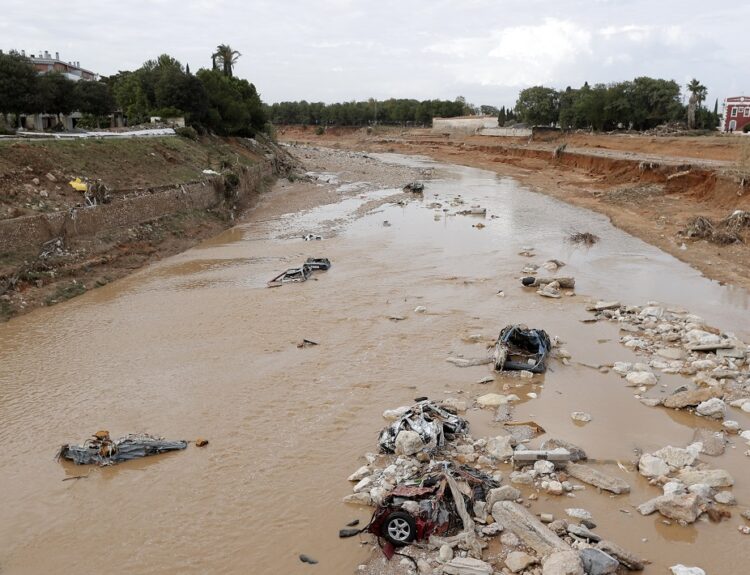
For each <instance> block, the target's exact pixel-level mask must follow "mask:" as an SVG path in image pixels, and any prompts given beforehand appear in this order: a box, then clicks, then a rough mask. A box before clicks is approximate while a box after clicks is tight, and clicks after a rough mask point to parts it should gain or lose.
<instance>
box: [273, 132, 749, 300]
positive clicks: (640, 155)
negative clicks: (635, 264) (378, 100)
mask: <svg viewBox="0 0 750 575" xmlns="http://www.w3.org/2000/svg"><path fill="white" fill-rule="evenodd" d="M281 137H282V139H284V140H286V141H291V142H294V141H297V142H309V143H311V144H312V145H316V144H320V145H325V146H335V147H341V148H344V149H353V150H370V151H380V152H384V151H385V152H387V151H390V152H399V153H406V154H424V155H427V156H429V157H432V158H435V159H437V160H440V161H445V162H451V163H456V164H460V165H466V166H474V167H478V168H483V169H488V170H492V171H494V172H496V173H498V174H500V175H506V176H511V177H513V178H515V179H517V180H518V181H521V182H523V183H525V184H528V185H530V186H533V187H534V189H536V190H538V191H540V192H543V193H545V194H548V195H551V196H553V197H556V198H559V199H562V200H564V201H566V202H569V203H572V204H574V205H578V206H582V207H585V208H588V209H591V210H594V211H597V212H599V213H602V214H605V215H606V216H607V217H609V218H610V219H611V221H612V222H613V223H614V224H615V225H616V226H618V227H620V228H622V229H623V230H625V231H627V232H628V233H630V234H633V235H635V236H637V237H639V238H641V239H643V240H644V241H646V242H648V243H650V244H653V245H655V246H658V247H659V248H660V249H662V250H664V251H666V252H667V253H670V254H671V255H673V256H674V257H676V258H678V259H680V260H682V261H684V262H687V263H689V264H690V265H692V266H694V267H695V268H696V269H699V270H700V271H701V272H702V273H704V274H705V275H706V277H709V278H712V279H715V280H718V281H720V282H726V283H731V284H734V285H741V286H744V287H746V288H747V287H750V250H748V249H747V244H746V243H744V242H738V243H734V244H731V245H717V244H716V243H712V242H709V241H706V240H702V239H696V238H687V237H685V231H686V229H687V227H688V224H689V222H690V221H691V220H692V219H694V218H696V217H698V216H705V217H708V218H709V219H711V220H712V221H713V222H719V221H721V220H722V219H724V218H726V217H727V216H729V215H730V214H732V213H733V212H734V211H735V210H745V211H746V210H748V209H750V189H748V187H747V186H748V185H750V176H749V175H748V174H747V173H745V172H747V171H748V170H750V154H749V153H748V152H749V151H750V140H749V141H746V140H747V139H743V138H742V137H735V138H730V137H681V138H659V137H646V136H607V135H601V136H587V135H583V134H575V135H572V136H563V137H555V138H553V139H551V140H549V141H535V142H529V141H527V140H526V139H517V138H507V139H506V138H492V137H483V136H460V135H451V136H449V137H448V136H447V135H440V134H433V133H432V132H430V131H429V130H406V131H403V130H396V129H386V128H380V129H377V130H375V131H374V132H372V133H369V134H368V133H367V131H366V130H347V129H333V130H331V131H330V132H327V133H326V134H325V135H323V136H316V135H315V134H314V132H313V131H312V130H311V129H308V130H302V129H300V128H295V127H288V128H285V129H283V130H281ZM562 145H565V148H564V149H563V151H562V152H561V153H559V154H557V156H556V154H555V150H556V149H557V148H558V147H560V146H562ZM743 158H744V160H743ZM738 170H740V171H743V173H745V184H744V185H740V183H738V181H739V179H741V177H742V176H741V175H739V174H738ZM580 231H585V230H580ZM746 234H747V232H746V231H745V232H743V236H742V239H743V240H744V241H747V239H748V238H745V237H744V236H745V235H746Z"/></svg>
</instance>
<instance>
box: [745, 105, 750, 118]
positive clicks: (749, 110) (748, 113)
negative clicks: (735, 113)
mask: <svg viewBox="0 0 750 575" xmlns="http://www.w3.org/2000/svg"><path fill="white" fill-rule="evenodd" d="M745 118H750V107H747V108H745Z"/></svg>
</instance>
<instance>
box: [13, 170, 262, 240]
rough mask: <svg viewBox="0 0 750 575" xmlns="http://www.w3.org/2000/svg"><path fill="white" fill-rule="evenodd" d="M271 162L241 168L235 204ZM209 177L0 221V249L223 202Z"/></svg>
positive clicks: (255, 187) (253, 189)
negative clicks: (87, 204)
mask: <svg viewBox="0 0 750 575" xmlns="http://www.w3.org/2000/svg"><path fill="white" fill-rule="evenodd" d="M272 174H273V170H272V168H271V166H270V165H268V164H262V165H256V166H252V167H249V168H247V169H246V170H243V172H242V174H241V175H240V186H239V187H238V190H237V204H238V205H240V206H243V205H248V204H249V202H250V199H251V196H253V195H255V194H257V193H259V192H260V187H261V184H262V182H263V179H264V178H265V177H267V176H271V175H272ZM223 199H224V198H223V197H222V196H221V195H220V193H219V192H217V189H216V186H214V185H213V184H212V183H211V182H210V181H206V182H200V183H195V184H190V185H185V186H181V187H180V188H174V189H169V190H164V191H159V192H154V193H153V194H145V195H142V196H133V197H130V198H123V199H121V200H115V201H113V202H112V203H109V204H103V205H100V206H94V207H89V208H74V209H72V210H70V211H69V212H54V213H49V214H38V215H32V216H23V217H20V218H14V219H10V220H0V253H6V252H14V251H27V250H35V249H38V248H39V247H40V246H41V245H42V244H43V243H44V242H46V241H48V240H51V239H52V238H56V237H60V236H65V237H68V238H76V237H85V236H94V235H96V234H99V233H102V232H106V231H108V230H113V229H117V228H127V227H131V226H135V225H138V224H141V223H144V222H147V221H149V220H154V219H156V218H161V217H163V216H168V215H172V214H176V213H179V212H183V211H187V210H194V209H199V210H204V209H207V208H210V207H213V206H215V205H217V204H219V203H220V202H222V201H223Z"/></svg>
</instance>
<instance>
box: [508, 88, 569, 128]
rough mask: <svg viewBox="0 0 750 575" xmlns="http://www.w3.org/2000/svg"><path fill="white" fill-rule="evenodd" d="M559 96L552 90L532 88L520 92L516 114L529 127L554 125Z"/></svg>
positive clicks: (557, 112) (556, 117) (556, 118)
mask: <svg viewBox="0 0 750 575" xmlns="http://www.w3.org/2000/svg"><path fill="white" fill-rule="evenodd" d="M559 103H560V95H559V94H558V93H557V91H556V90H553V89H552V88H545V87H544V86H533V87H531V88H526V89H525V90H521V93H520V94H519V95H518V100H517V101H516V112H517V113H518V115H519V117H520V118H521V120H522V121H523V122H525V123H526V124H529V125H530V126H551V125H552V124H556V123H557V120H558V114H559Z"/></svg>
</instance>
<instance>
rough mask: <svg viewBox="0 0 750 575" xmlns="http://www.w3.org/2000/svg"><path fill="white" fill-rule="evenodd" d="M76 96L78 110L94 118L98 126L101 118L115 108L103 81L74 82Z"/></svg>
mask: <svg viewBox="0 0 750 575" xmlns="http://www.w3.org/2000/svg"><path fill="white" fill-rule="evenodd" d="M75 91H76V98H77V100H78V104H79V110H80V111H81V112H82V113H84V114H90V115H92V116H94V118H96V125H97V127H99V125H100V121H101V119H102V118H104V117H106V116H108V115H109V114H111V113H112V112H113V111H114V109H115V103H114V99H113V98H112V94H110V91H109V86H107V84H105V83H104V82H94V81H87V80H81V81H80V82H78V83H77V84H76V89H75Z"/></svg>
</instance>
